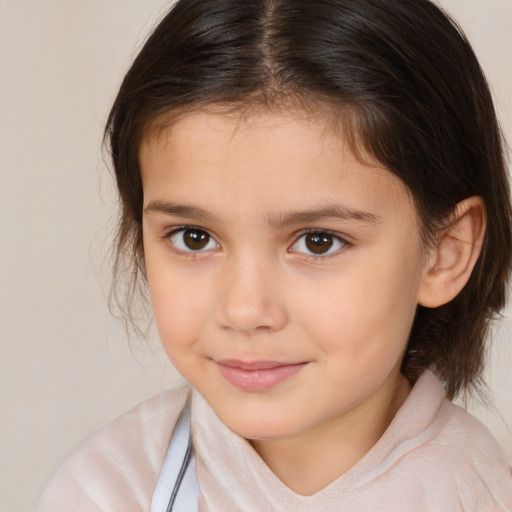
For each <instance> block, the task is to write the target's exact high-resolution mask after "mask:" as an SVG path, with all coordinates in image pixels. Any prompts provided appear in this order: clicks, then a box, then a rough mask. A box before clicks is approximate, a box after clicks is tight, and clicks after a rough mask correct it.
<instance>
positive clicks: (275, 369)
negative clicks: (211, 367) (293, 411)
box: [215, 360, 308, 391]
mask: <svg viewBox="0 0 512 512" xmlns="http://www.w3.org/2000/svg"><path fill="white" fill-rule="evenodd" d="M215 362H216V364H217V367H218V369H219V372H220V374H221V375H222V377H224V379H226V380H227V381H228V382H229V383H230V384H231V385H232V386H234V387H235V388H237V389H240V390H242V391H267V390H269V389H272V388H273V387H275V386H277V385H278V384H280V383H281V382H283V381H285V380H287V379H288V378H290V377H292V376H293V375H295V374H297V373H298V372H300V371H301V370H302V369H303V368H304V367H305V366H306V365H307V364H308V363H307V362H300V363H283V362H277V361H255V362H251V363H248V362H244V361H235V360H221V361H215Z"/></svg>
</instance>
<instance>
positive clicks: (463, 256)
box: [418, 196, 486, 308]
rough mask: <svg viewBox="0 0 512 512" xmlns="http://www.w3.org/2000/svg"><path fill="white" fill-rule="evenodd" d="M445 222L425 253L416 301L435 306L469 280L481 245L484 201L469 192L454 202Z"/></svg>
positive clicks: (455, 293) (454, 295) (447, 300)
mask: <svg viewBox="0 0 512 512" xmlns="http://www.w3.org/2000/svg"><path fill="white" fill-rule="evenodd" d="M448 220H449V225H448V227H447V228H444V229H443V231H442V232H441V234H440V236H439V238H438V241H437V245H436V247H435V248H434V249H433V250H432V251H431V252H430V253H429V255H428V257H427V262H426V266H425V274H424V276H423V278H422V280H421V283H420V288H419V291H418V304H420V305H422V306H425V307H428V308H436V307H438V306H442V305H443V304H446V303H448V302H450V301H451V300H452V299H454V298H455V297H456V296H457V294H458V293H459V292H460V291H461V290H462V288H464V286H465V285H466V283H467V282H468V281H469V278H470V276H471V272H472V271H473V268H474V266H475V264H476V262H477V260H478V256H479V255H480V251H481V249H482V243H483V238H484V234H485V226H486V213H485V204H484V201H483V199H482V198H481V197H477V196H473V197H469V198H468V199H464V201H461V202H460V203H458V204H457V206H456V207H455V210H454V212H453V213H452V215H451V216H450V218H449V219H448Z"/></svg>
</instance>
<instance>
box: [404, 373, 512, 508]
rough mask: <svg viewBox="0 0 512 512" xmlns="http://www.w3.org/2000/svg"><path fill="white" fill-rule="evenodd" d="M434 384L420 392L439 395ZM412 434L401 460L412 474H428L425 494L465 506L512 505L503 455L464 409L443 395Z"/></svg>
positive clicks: (511, 484) (511, 488) (511, 486)
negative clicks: (413, 440)
mask: <svg viewBox="0 0 512 512" xmlns="http://www.w3.org/2000/svg"><path fill="white" fill-rule="evenodd" d="M435 387H436V386H434V384H433V383H430V386H426V387H425V389H424V395H423V398H424V397H425V396H426V395H428V394H429V393H432V394H436V395H437V396H439V391H438V390H436V389H435ZM418 398H420V400H419V401H418V404H419V405H420V406H421V405H422V402H421V398H422V397H421V396H419V397H418ZM418 404H416V405H418ZM416 440H417V441H418V443H417V444H415V447H414V449H413V450H411V451H410V452H409V453H408V454H407V457H406V458H405V460H404V462H406V463H407V464H408V465H409V466H410V468H409V469H412V470H413V473H414V474H416V475H417V476H419V475H426V476H427V477H428V485H425V486H423V485H422V487H423V489H422V492H423V493H424V495H425V497H426V498H428V499H429V500H431V501H432V502H433V503H434V502H437V501H436V500H440V502H441V501H442V502H444V503H446V502H453V504H454V506H455V507H459V509H461V510H465V511H475V512H476V511H479V512H486V511H507V510H512V474H511V472H510V467H509V465H508V462H507V460H506V457H505V455H504V454H503V452H502V450H501V448H500V447H499V445H498V443H497V442H496V440H495V439H494V438H493V436H492V435H491V433H490V432H489V431H488V430H487V428H486V427H485V426H484V425H483V424H482V423H480V421H478V420H477V419H476V418H475V417H473V416H472V415H471V414H469V413H468V412H467V411H465V410H464V409H462V408H461V407H459V406H457V405H455V404H453V403H452V402H450V401H449V400H447V399H446V398H444V397H442V399H441V400H440V402H439V406H438V408H437V411H436V413H435V414H434V415H433V416H432V418H431V421H429V422H428V424H427V425H425V428H424V429H423V431H422V432H421V433H419V435H418V436H417V437H416ZM419 480H422V481H423V478H421V479H419Z"/></svg>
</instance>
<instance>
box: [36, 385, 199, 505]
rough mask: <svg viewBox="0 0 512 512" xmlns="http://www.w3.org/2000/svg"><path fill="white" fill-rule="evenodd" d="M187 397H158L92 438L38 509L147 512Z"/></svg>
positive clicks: (176, 393)
mask: <svg viewBox="0 0 512 512" xmlns="http://www.w3.org/2000/svg"><path fill="white" fill-rule="evenodd" d="M188 393H189V389H188V388H187V387H182V388H178V389H173V390H169V391H166V392H164V393H161V394H159V395H156V396H154V397H152V398H150V399H148V400H146V401H145V402H142V403H141V404H139V405H138V406H136V407H135V408H133V409H132V410H130V411H128V412H127V413H126V414H124V415H123V416H121V417H120V418H118V419H116V420H114V421H113V422H112V423H110V424H108V425H107V426H105V427H103V428H102V429H100V430H98V431H97V432H95V433H94V434H92V435H91V436H90V437H88V438H87V439H86V440H85V441H83V442H82V443H81V444H80V445H79V446H78V447H77V448H76V449H75V451H74V452H72V453H71V455H70V456H69V457H68V458H67V459H66V460H65V461H64V462H63V464H61V466H60V467H59V468H58V469H57V471H56V472H55V474H54V475H53V477H52V479H51V480H50V482H49V484H48V485H47V487H46V489H45V490H44V492H43V494H42V496H41V498H40V500H39V503H38V505H37V506H36V511H37V512H61V511H62V512H64V511H69V510H73V511H75V512H82V511H83V512H86V511H87V512H100V511H101V512H103V511H109V512H113V511H116V510H130V511H132V510H133V511H135V510H149V504H150V501H151V496H152V493H153V490H154V488H155V485H156V483H157V481H158V477H159V474H160V469H161V467H162V463H163V460H164V457H165V454H166V449H167V446H168V444H169V440H170V436H171V434H172V431H173V429H174V425H175V424H176V421H177V419H178V416H179V413H180V412H181V410H182V408H183V405H184V404H185V401H186V399H187V396H188Z"/></svg>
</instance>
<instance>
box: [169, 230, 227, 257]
mask: <svg viewBox="0 0 512 512" xmlns="http://www.w3.org/2000/svg"><path fill="white" fill-rule="evenodd" d="M170 240H171V242H172V244H173V245H174V246H175V247H176V248H177V249H179V250H180V251H184V252H197V251H204V250H208V249H216V248H217V247H219V246H218V244H217V243H216V242H215V240H214V239H213V238H212V237H211V236H210V235H209V234H208V233H207V232H206V231H204V230H202V229H180V230H179V231H176V232H174V233H173V234H172V235H171V237H170Z"/></svg>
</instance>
